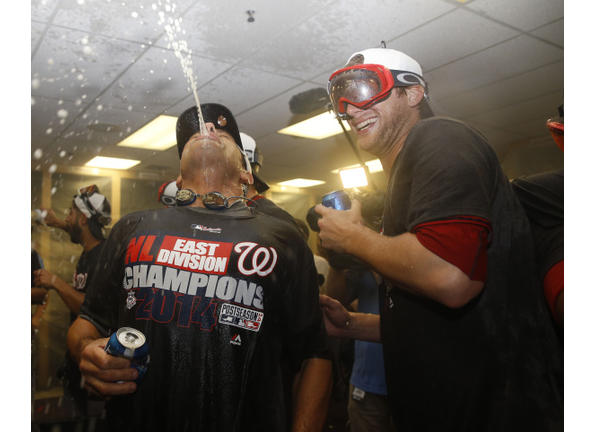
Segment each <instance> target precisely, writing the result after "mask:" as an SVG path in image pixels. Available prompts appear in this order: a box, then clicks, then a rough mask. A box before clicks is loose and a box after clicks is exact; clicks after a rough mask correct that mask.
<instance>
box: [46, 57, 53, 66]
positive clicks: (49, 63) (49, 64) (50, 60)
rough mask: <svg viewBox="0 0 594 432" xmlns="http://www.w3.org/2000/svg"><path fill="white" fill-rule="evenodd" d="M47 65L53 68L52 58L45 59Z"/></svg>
mask: <svg viewBox="0 0 594 432" xmlns="http://www.w3.org/2000/svg"><path fill="white" fill-rule="evenodd" d="M47 65H48V66H53V65H54V59H53V58H50V59H47Z"/></svg>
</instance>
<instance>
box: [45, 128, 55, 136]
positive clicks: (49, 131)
mask: <svg viewBox="0 0 594 432" xmlns="http://www.w3.org/2000/svg"><path fill="white" fill-rule="evenodd" d="M53 131H54V130H53V129H52V128H48V129H47V130H46V131H45V133H46V134H47V135H49V134H51V133H52V132H53Z"/></svg>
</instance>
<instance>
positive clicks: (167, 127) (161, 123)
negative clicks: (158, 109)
mask: <svg viewBox="0 0 594 432" xmlns="http://www.w3.org/2000/svg"><path fill="white" fill-rule="evenodd" d="M176 122H177V117H172V116H164V115H162V116H159V117H157V118H156V119H154V120H153V121H152V122H150V123H149V124H147V125H146V126H144V127H143V128H141V129H138V130H137V131H136V132H134V133H133V134H132V135H130V136H129V137H128V138H126V139H125V140H124V141H122V142H120V143H118V145H119V146H122V147H134V148H141V149H146V150H157V151H163V150H167V149H168V148H170V147H173V146H174V145H175V144H176V142H177V140H176V137H175V123H176Z"/></svg>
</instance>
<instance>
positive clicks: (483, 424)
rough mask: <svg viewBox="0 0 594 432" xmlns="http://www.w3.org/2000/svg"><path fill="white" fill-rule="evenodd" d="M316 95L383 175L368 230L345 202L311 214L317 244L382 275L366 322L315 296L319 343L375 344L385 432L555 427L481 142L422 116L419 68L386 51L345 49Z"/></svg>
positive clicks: (541, 311) (515, 211)
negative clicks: (377, 218) (380, 213)
mask: <svg viewBox="0 0 594 432" xmlns="http://www.w3.org/2000/svg"><path fill="white" fill-rule="evenodd" d="M328 91H329V95H330V98H331V100H332V103H333V106H334V110H335V112H336V114H337V115H339V116H340V117H341V118H343V119H345V120H347V121H348V123H349V125H350V127H351V130H352V131H353V133H354V134H355V135H356V136H357V141H358V146H359V148H361V149H362V150H365V151H367V152H369V153H371V154H373V155H375V156H377V157H379V159H380V161H381V163H382V166H383V170H384V172H385V173H386V176H387V177H388V186H387V192H386V200H385V208H384V217H383V229H382V232H381V234H380V233H377V232H375V231H373V230H372V229H370V228H368V227H366V226H365V225H364V224H363V221H362V217H361V205H360V203H359V202H358V201H356V200H355V201H353V203H352V207H351V209H350V210H347V211H337V210H334V209H331V208H327V207H324V206H322V205H317V206H316V208H315V210H316V212H317V213H318V214H319V215H320V216H321V219H320V220H319V222H318V224H319V227H320V239H321V241H322V245H323V246H324V247H325V248H326V249H330V250H333V251H335V252H338V253H347V254H351V255H353V256H354V257H356V258H357V259H359V260H360V261H362V262H363V263H365V264H366V265H368V266H369V267H370V268H371V269H372V270H373V271H375V272H376V273H378V274H379V275H381V277H382V285H381V288H380V295H379V298H380V316H379V317H378V316H377V315H372V314H361V313H353V312H349V311H347V310H346V309H345V308H344V307H343V306H342V305H341V304H340V303H339V302H338V301H336V300H333V299H331V298H329V297H327V296H320V302H321V304H322V307H323V310H324V313H325V316H326V324H327V328H328V333H329V335H334V336H339V337H349V338H353V339H359V340H368V341H374V342H380V341H381V343H382V345H383V352H384V364H385V367H386V382H387V387H388V396H389V400H390V407H391V412H392V417H393V419H394V421H395V423H396V429H397V430H398V431H399V432H406V431H415V432H421V431H436V430H439V431H457V432H460V431H524V430H538V431H559V430H562V429H563V363H562V357H561V355H560V350H559V347H558V340H557V338H556V337H555V334H554V328H553V323H552V321H551V320H549V319H548V317H547V315H546V314H548V311H547V309H546V304H545V302H544V298H543V296H542V294H541V289H540V286H539V283H538V280H537V275H536V270H535V265H536V263H535V257H534V247H533V243H532V237H531V232H530V224H529V221H528V219H527V217H526V215H525V213H524V210H523V208H522V205H521V204H520V202H519V201H518V199H517V197H516V196H515V194H514V192H513V190H512V187H511V185H510V182H509V180H508V179H507V178H506V176H505V174H504V172H503V171H502V169H501V167H500V165H499V161H498V159H497V155H496V153H495V151H494V150H493V148H492V147H491V145H490V144H489V142H488V141H487V139H486V138H485V137H484V136H483V135H482V134H481V133H480V132H479V131H477V130H476V129H474V128H472V127H470V126H468V125H466V124H464V123H463V122H460V121H458V120H454V119H450V118H442V117H435V116H433V113H432V111H431V108H430V107H429V105H428V102H427V97H428V96H427V92H428V90H427V85H426V83H425V78H424V77H423V73H422V70H421V67H420V65H419V64H418V63H417V62H416V61H415V60H414V59H412V58H411V57H409V56H407V55H406V54H404V53H401V52H399V51H396V50H392V49H386V48H383V49H381V48H380V49H375V48H374V49H368V50H364V51H361V52H357V53H355V54H354V55H353V56H351V58H350V59H349V61H348V63H347V65H346V66H345V67H344V68H342V69H339V70H337V71H336V72H334V73H333V74H332V75H331V77H330V79H329V84H328Z"/></svg>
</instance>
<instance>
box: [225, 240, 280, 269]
mask: <svg viewBox="0 0 594 432" xmlns="http://www.w3.org/2000/svg"><path fill="white" fill-rule="evenodd" d="M257 246H258V244H257V243H252V242H243V243H238V244H236V245H235V249H234V250H235V252H237V253H241V255H240V256H239V261H238V262H237V267H238V269H239V271H240V272H241V274H243V275H246V276H250V275H253V274H254V273H255V274H257V275H258V276H266V275H269V274H270V273H271V272H272V270H274V266H275V265H276V258H277V254H276V251H275V250H274V248H266V247H263V246H260V247H258V248H257V249H256V247H257ZM244 249H245V250H244ZM254 249H255V250H254ZM252 251H253V253H252ZM250 254H251V257H252V259H251V268H246V264H245V261H246V259H247V258H248V257H249V255H250ZM247 265H249V263H248V264H247Z"/></svg>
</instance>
